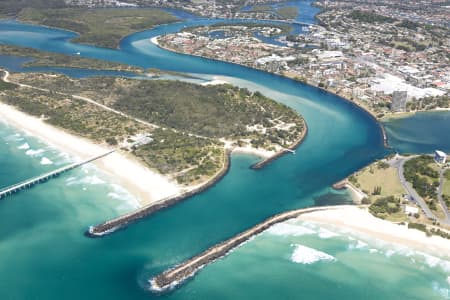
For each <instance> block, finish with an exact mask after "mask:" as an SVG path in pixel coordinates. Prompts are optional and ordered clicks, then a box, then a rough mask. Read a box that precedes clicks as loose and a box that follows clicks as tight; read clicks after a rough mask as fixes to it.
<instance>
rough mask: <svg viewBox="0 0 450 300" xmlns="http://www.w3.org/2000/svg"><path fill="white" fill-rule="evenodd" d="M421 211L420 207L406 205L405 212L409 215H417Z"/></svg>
mask: <svg viewBox="0 0 450 300" xmlns="http://www.w3.org/2000/svg"><path fill="white" fill-rule="evenodd" d="M418 213H419V209H418V208H417V207H414V206H409V205H405V214H407V215H415V214H418Z"/></svg>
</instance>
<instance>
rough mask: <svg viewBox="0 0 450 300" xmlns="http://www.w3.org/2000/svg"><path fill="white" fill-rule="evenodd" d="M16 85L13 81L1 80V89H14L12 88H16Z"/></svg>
mask: <svg viewBox="0 0 450 300" xmlns="http://www.w3.org/2000/svg"><path fill="white" fill-rule="evenodd" d="M16 87H17V85H15V84H13V83H9V82H6V81H3V80H0V91H7V90H12V89H15V88H16Z"/></svg>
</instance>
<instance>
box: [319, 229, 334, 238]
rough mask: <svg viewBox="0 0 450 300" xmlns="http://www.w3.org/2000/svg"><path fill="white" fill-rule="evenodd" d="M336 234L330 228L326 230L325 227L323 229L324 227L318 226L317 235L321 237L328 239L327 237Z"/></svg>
mask: <svg viewBox="0 0 450 300" xmlns="http://www.w3.org/2000/svg"><path fill="white" fill-rule="evenodd" d="M337 236H339V234H338V233H336V232H332V231H330V230H327V229H324V228H320V231H319V237H320V238H321V239H329V238H332V237H337Z"/></svg>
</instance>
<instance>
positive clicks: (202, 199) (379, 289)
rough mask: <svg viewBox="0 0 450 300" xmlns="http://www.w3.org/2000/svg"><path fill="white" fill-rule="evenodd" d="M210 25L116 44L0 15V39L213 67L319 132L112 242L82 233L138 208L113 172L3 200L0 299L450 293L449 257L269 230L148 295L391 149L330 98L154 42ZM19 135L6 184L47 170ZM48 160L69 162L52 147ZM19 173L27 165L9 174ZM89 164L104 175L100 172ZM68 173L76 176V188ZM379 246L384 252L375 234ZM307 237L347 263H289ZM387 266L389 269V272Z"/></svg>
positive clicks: (199, 71)
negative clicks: (171, 273)
mask: <svg viewBox="0 0 450 300" xmlns="http://www.w3.org/2000/svg"><path fill="white" fill-rule="evenodd" d="M210 22H213V21H212V20H196V19H193V20H189V21H186V22H183V23H177V24H171V25H164V26H161V27H157V28H155V29H153V30H148V31H144V32H140V33H136V34H133V35H131V36H129V37H127V38H125V39H123V40H122V42H121V45H120V49H119V50H111V49H101V48H95V47H92V46H86V45H77V44H73V43H71V42H70V41H69V39H70V38H73V36H74V35H73V34H72V33H68V32H65V31H60V30H54V29H49V28H43V27H39V26H32V25H26V24H20V23H17V22H1V23H0V43H7V44H14V45H20V46H27V47H33V48H37V49H43V50H46V51H53V52H58V53H69V54H72V53H75V52H81V55H82V56H85V57H93V58H100V59H102V58H103V59H105V58H108V60H111V61H117V62H122V63H126V64H129V65H136V66H142V67H156V68H160V69H165V70H171V71H179V72H187V73H195V74H196V75H197V76H200V77H204V78H211V77H212V76H213V75H214V76H217V77H219V78H221V79H225V80H227V81H229V82H231V83H233V84H235V85H238V86H241V87H246V88H248V89H250V90H259V91H261V92H262V93H263V94H265V95H267V96H269V97H271V98H273V99H275V100H276V101H279V102H282V103H285V104H287V105H289V106H291V107H292V108H294V109H296V110H297V111H299V112H300V113H301V114H302V115H303V116H304V117H305V119H306V121H307V123H308V128H309V133H308V136H307V138H306V140H305V142H304V143H303V144H302V145H301V147H299V148H298V150H297V153H296V154H295V155H286V156H284V157H282V158H281V159H279V160H277V161H275V162H274V163H273V164H270V165H269V166H267V167H266V168H265V169H263V170H261V171H253V170H250V169H249V166H250V165H251V164H253V163H254V162H255V161H256V158H255V157H253V156H248V155H236V156H233V157H232V164H231V169H230V172H229V173H228V174H227V176H226V177H225V178H223V180H221V181H220V182H219V183H218V184H217V185H215V186H214V187H213V188H211V189H209V190H208V191H206V192H204V193H202V194H200V195H197V196H195V197H193V198H191V199H189V200H186V201H184V202H182V203H180V204H178V205H176V206H173V207H171V208H170V209H167V210H165V211H162V212H160V213H158V214H155V215H153V216H151V217H149V218H147V219H145V220H142V221H141V222H138V223H136V224H133V225H132V226H129V227H128V228H127V229H126V230H122V231H119V232H116V233H114V234H113V235H110V236H108V237H106V238H103V239H89V238H86V237H84V236H83V232H84V231H85V230H86V229H87V227H88V226H89V225H91V224H94V223H98V222H100V221H102V220H105V219H108V218H110V217H111V216H113V215H118V214H120V213H123V211H124V210H130V209H131V207H132V205H133V199H132V198H130V197H129V195H126V193H124V192H123V191H122V192H123V193H124V194H119V197H117V194H118V193H116V192H115V191H114V188H117V187H115V186H114V185H113V186H111V185H110V184H109V182H110V181H113V179H106V177H105V180H103V181H105V183H102V184H99V185H96V184H92V183H93V182H98V180H90V181H86V182H84V181H83V180H85V178H86V177H87V176H88V175H86V174H85V173H84V174H83V172H84V171H85V170H78V171H74V172H72V173H68V174H65V175H63V176H61V177H59V178H58V179H56V180H52V181H50V182H48V183H46V184H43V185H40V186H38V187H36V188H33V189H31V190H29V191H26V192H23V193H20V194H17V195H14V196H12V197H9V198H7V199H5V200H2V201H1V202H0V216H1V217H0V228H1V231H0V265H1V268H0V278H1V279H2V280H0V291H1V295H2V299H33V298H38V299H61V298H64V299H153V298H173V299H257V298H260V299H274V298H276V299H297V298H299V297H301V298H305V299H345V298H353V297H356V298H363V299H364V298H365V299H380V297H381V298H382V299H399V297H400V298H401V297H402V295H406V296H407V297H408V298H411V299H441V298H443V297H444V296H445V295H444V293H446V292H447V293H448V284H447V282H446V280H447V278H446V276H450V274H449V271H448V270H446V269H445V268H444V269H443V268H442V266H441V264H442V265H444V267H445V261H443V262H442V263H440V264H439V265H433V264H430V263H427V261H426V260H423V261H421V260H420V254H416V253H415V254H412V255H413V257H414V258H416V256H419V257H418V258H417V260H414V262H413V261H412V260H411V259H410V258H409V257H410V256H407V255H405V254H402V253H399V254H398V255H394V256H389V255H381V254H380V255H375V256H373V253H371V252H370V251H369V250H370V248H367V249H366V250H364V249H362V250H358V251H349V250H351V249H350V248H351V247H350V245H351V244H352V242H351V241H349V240H346V239H344V238H338V237H336V239H331V240H330V239H322V238H321V237H320V234H309V235H308V236H305V237H300V236H298V237H296V239H295V240H291V237H289V235H287V236H286V235H282V236H278V235H275V236H273V235H272V236H271V235H270V234H269V233H267V234H266V233H265V234H263V235H261V236H259V237H258V238H256V239H254V240H253V241H251V242H249V243H247V244H246V245H245V246H244V247H242V248H239V249H237V250H236V251H235V252H233V253H232V254H231V255H230V256H229V257H227V258H225V259H223V260H221V261H219V262H218V263H217V264H213V265H211V266H209V267H207V268H205V269H204V270H202V271H201V272H200V274H199V276H197V277H196V278H195V279H193V280H192V281H190V282H188V283H187V284H185V285H183V286H182V287H180V289H178V290H176V291H175V292H173V293H170V294H166V295H163V296H158V295H155V294H152V293H151V292H149V290H148V288H149V286H148V283H147V280H148V279H149V278H150V277H151V276H154V275H155V274H157V273H158V272H161V271H162V270H164V269H166V268H168V267H171V266H173V265H175V264H177V263H179V262H181V261H182V260H184V259H186V258H188V257H191V256H193V255H195V254H197V253H199V252H200V251H202V250H204V249H206V248H207V247H209V246H211V245H213V244H215V243H217V242H219V241H221V240H223V239H225V238H228V237H231V236H232V235H234V234H236V233H237V232H240V231H242V230H244V229H246V228H248V227H250V226H252V225H254V224H256V223H258V222H260V221H261V220H263V219H265V218H267V217H269V216H271V215H273V214H275V213H278V212H281V211H285V210H289V209H293V208H299V207H305V206H310V205H315V204H318V203H323V198H324V195H327V194H328V195H327V198H329V199H335V200H334V201H335V202H345V201H346V199H348V198H347V197H345V195H343V194H342V193H336V192H332V191H331V190H330V188H329V186H330V184H332V183H334V182H336V181H338V180H340V179H341V178H343V177H345V176H348V175H349V174H351V173H352V172H354V171H355V170H357V169H359V168H361V167H362V166H364V165H366V164H368V163H370V162H372V161H373V160H374V159H376V158H380V157H382V156H383V155H384V154H385V153H386V150H385V149H384V147H383V142H382V135H381V131H380V128H379V126H378V124H376V123H375V122H374V120H373V119H372V118H371V117H369V116H368V115H367V114H366V113H365V112H364V111H362V110H361V109H359V108H358V107H356V106H354V105H352V104H350V103H348V102H345V101H342V100H341V99H339V98H338V97H336V96H334V95H331V94H329V93H326V92H323V91H321V90H318V89H315V88H313V87H309V86H306V85H303V84H301V83H298V82H295V81H292V80H289V79H286V78H282V77H280V76H276V75H271V74H267V73H264V72H260V71H256V70H252V69H248V68H245V67H241V66H238V65H234V64H228V63H223V62H218V61H212V60H207V59H202V58H197V57H190V56H187V55H180V54H175V53H171V52H167V51H164V50H162V49H160V48H158V47H156V46H154V45H153V44H152V43H151V42H150V40H149V39H150V38H151V37H153V36H156V35H160V34H163V33H167V32H176V31H178V30H180V29H181V28H183V26H185V25H186V26H191V25H196V24H206V23H210ZM17 132H18V131H17V130H16V129H14V128H11V127H9V126H7V125H4V124H2V123H0V153H1V156H0V158H1V160H2V161H1V162H2V166H6V167H3V168H2V169H3V170H2V172H3V173H0V174H1V177H0V182H1V183H2V185H7V184H9V183H11V182H14V181H16V179H21V178H27V177H30V176H34V175H36V174H38V173H41V172H43V171H44V170H45V169H46V168H48V167H49V166H46V165H41V164H40V162H41V160H39V162H37V161H36V158H33V157H31V156H29V155H26V154H24V153H23V152H22V151H19V150H20V149H17V147H20V146H21V145H23V141H22V140H20V141H14V144H11V143H12V141H10V140H9V139H10V138H15V137H16V136H15V134H16V133H17ZM19 138H20V137H19ZM26 141H27V143H28V144H29V145H30V148H33V149H34V148H38V147H37V146H32V145H31V144H30V143H40V142H39V141H35V140H34V139H33V138H31V137H27V139H26ZM31 146H32V147H31ZM43 147H44V146H43ZM46 155H47V154H46ZM54 155H56V156H58V155H59V154H58V152H55V153H54ZM47 158H48V159H50V160H52V161H54V162H56V163H61V164H62V163H64V161H62V162H60V161H59V160H58V159H57V157H54V156H52V155H50V154H48V157H47ZM40 159H42V158H40ZM73 159H74V158H69V159H68V160H69V161H70V160H73ZM15 172H20V173H18V174H17V176H16V177H11V174H15ZM88 172H92V173H94V174H95V176H97V177H98V176H100V177H101V176H106V175H100V174H99V171H97V170H95V169H94V170H88ZM71 177H75V178H76V179H71ZM101 178H103V177H101ZM69 179H71V180H75V182H77V183H76V184H71V180H69ZM84 188H86V190H84ZM111 189H112V190H111ZM87 191H88V192H87ZM329 193H333V194H331V195H330V194H329ZM120 195H121V196H120ZM121 200H122V201H121ZM314 230H316V231H317V230H320V229H314ZM343 236H346V235H344V234H343ZM367 243H368V244H369V241H367ZM370 243H371V247H378V246H377V245H375V244H376V242H374V241H370ZM372 243H373V244H374V245H373V246H372ZM290 244H294V246H291V245H290ZM297 244H302V245H304V246H307V247H309V248H312V249H316V250H317V251H322V252H324V253H327V254H329V255H331V256H332V257H334V258H336V259H337V260H336V261H330V262H329V263H328V262H324V261H318V262H316V263H314V264H310V265H305V264H301V263H296V262H293V261H292V257H291V255H292V253H293V251H294V250H295V249H296V247H297V246H296V245H297ZM380 247H381V246H380ZM383 247H387V249H390V246H383ZM381 250H382V249H380V251H381ZM383 251H385V252H386V251H389V250H383ZM385 252H383V253H385ZM389 253H390V252H389ZM408 255H409V254H408ZM365 262H367V264H366V263H365ZM243 270H245V272H243ZM385 272H386V274H388V275H386V276H384V275H385V274H384V273H385ZM355 274H357V275H356V276H355ZM411 286H414V290H413V291H415V293H413V292H411V291H410V287H411ZM380 295H381V296H380Z"/></svg>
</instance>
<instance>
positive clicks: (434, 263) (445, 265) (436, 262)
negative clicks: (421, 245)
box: [416, 251, 450, 273]
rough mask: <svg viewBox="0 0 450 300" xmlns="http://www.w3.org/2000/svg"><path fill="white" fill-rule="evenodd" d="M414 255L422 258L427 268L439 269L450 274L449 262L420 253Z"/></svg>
mask: <svg viewBox="0 0 450 300" xmlns="http://www.w3.org/2000/svg"><path fill="white" fill-rule="evenodd" d="M416 254H417V255H419V256H422V257H423V258H424V259H425V263H426V264H427V265H428V266H429V267H431V268H435V267H440V268H441V269H442V270H444V272H446V273H450V261H448V260H445V259H441V258H439V257H436V256H433V255H430V254H427V253H423V252H420V251H417V252H416Z"/></svg>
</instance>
